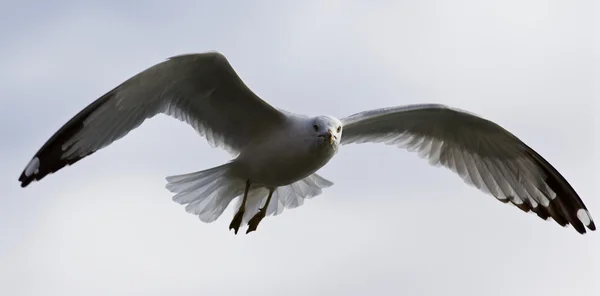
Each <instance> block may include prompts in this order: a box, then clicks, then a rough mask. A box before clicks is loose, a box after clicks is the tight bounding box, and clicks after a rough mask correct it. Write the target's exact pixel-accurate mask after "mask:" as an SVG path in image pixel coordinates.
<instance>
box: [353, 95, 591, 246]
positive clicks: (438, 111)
mask: <svg viewBox="0 0 600 296" xmlns="http://www.w3.org/2000/svg"><path fill="white" fill-rule="evenodd" d="M342 122H343V123H344V131H343V135H342V140H341V142H342V144H350V143H364V142H383V143H385V144H390V145H396V146H398V147H402V148H405V149H407V150H409V151H414V152H418V153H419V155H420V156H421V157H423V158H426V159H429V163H430V164H432V165H442V166H444V167H446V168H449V169H451V170H452V171H454V172H455V173H457V174H458V175H460V176H461V177H462V179H463V180H464V181H465V182H466V183H468V184H471V185H474V186H475V187H476V188H478V189H480V190H481V191H484V192H486V193H489V194H491V195H493V196H494V197H496V198H497V199H498V200H500V201H502V202H504V203H507V202H511V203H512V204H514V205H515V206H517V207H518V208H520V209H521V210H523V211H525V212H529V211H533V212H535V213H536V214H537V215H538V216H539V217H540V218H542V219H544V220H546V219H548V217H552V218H553V219H554V220H555V221H556V222H557V223H558V224H560V225H562V226H566V225H567V224H571V225H572V226H573V227H574V228H575V229H576V230H577V231H578V232H579V233H581V234H583V233H585V232H586V229H585V227H584V225H585V226H587V228H589V229H590V230H595V229H596V226H595V225H594V222H593V220H592V217H591V216H590V214H589V212H588V210H587V208H586V206H585V205H584V204H583V202H582V200H581V198H580V197H579V195H577V193H576V192H575V190H574V189H573V188H572V187H571V185H569V183H568V182H567V181H566V180H565V178H564V177H563V176H562V175H561V174H560V173H559V172H558V171H557V170H556V169H555V168H554V167H553V166H552V165H550V163H548V161H546V160H545V159H544V158H543V157H542V156H540V155H539V154H538V153H537V152H535V151H534V150H533V149H531V148H530V147H529V146H527V145H526V144H525V143H523V142H522V141H521V140H519V139H518V138H517V137H516V136H514V135H513V134H511V133H510V132H508V131H507V130H505V129H504V128H502V127H501V126H499V125H497V124H495V123H493V122H491V121H489V120H486V119H483V118H481V117H479V116H476V115H473V114H470V113H467V112H465V111H462V110H458V109H453V108H450V107H447V106H443V105H433V104H430V105H409V106H403V107H392V108H384V109H378V110H371V111H366V112H362V113H358V114H355V115H351V116H349V117H346V118H344V119H342Z"/></svg>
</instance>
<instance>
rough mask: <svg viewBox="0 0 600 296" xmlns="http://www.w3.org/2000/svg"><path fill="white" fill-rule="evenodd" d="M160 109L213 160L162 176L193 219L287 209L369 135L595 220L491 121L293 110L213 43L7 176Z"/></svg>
mask: <svg viewBox="0 0 600 296" xmlns="http://www.w3.org/2000/svg"><path fill="white" fill-rule="evenodd" d="M159 113H163V114H166V115H169V116H171V117H174V118H176V119H179V120H181V121H184V122H186V123H188V124H189V125H191V126H192V127H193V128H194V129H195V130H196V131H197V132H198V133H199V134H200V135H202V136H204V137H205V138H206V139H207V140H208V142H209V143H210V144H211V145H212V146H213V147H221V148H223V149H225V150H226V151H228V152H230V153H231V155H232V156H233V159H232V160H231V161H229V162H227V163H225V164H223V165H220V166H217V167H214V168H210V169H206V170H202V171H198V172H193V173H187V174H181V175H176V176H169V177H167V185H166V187H167V189H168V190H170V191H171V192H173V193H175V195H174V196H173V200H174V201H176V202H178V203H180V204H182V205H185V209H186V211H187V212H189V213H192V214H195V215H198V216H199V218H200V220H202V221H203V222H207V223H209V222H213V221H215V220H216V219H218V218H219V217H220V216H221V214H222V213H223V212H224V210H225V209H226V208H227V207H228V206H229V204H230V203H231V202H232V201H233V200H235V199H236V198H238V203H237V211H236V213H235V215H234V218H233V219H232V221H231V223H230V225H229V228H230V230H231V229H233V230H234V231H235V233H236V234H237V232H238V230H239V227H240V226H241V224H244V223H246V224H248V230H247V232H246V233H248V232H251V231H254V230H256V229H257V227H258V224H259V223H260V221H261V220H262V219H263V218H264V217H266V216H268V215H277V214H280V213H281V212H282V211H283V210H284V209H285V208H295V207H298V206H300V205H302V204H303V203H304V200H305V199H307V198H310V197H314V196H317V195H319V194H321V193H322V190H323V189H324V188H327V187H330V186H331V185H333V183H332V182H330V181H329V180H327V179H325V178H323V177H321V176H320V175H319V174H317V171H318V170H319V169H320V168H322V167H323V166H324V165H326V164H327V163H328V162H329V161H330V160H331V159H332V157H333V156H335V154H336V153H337V151H338V150H339V148H340V147H341V146H343V145H346V144H351V143H365V142H372V143H375V142H379V143H385V144H388V145H395V146H398V147H401V148H405V149H407V150H409V151H413V152H417V153H418V154H419V155H420V156H421V157H422V158H425V159H428V160H429V163H430V164H432V165H442V166H444V167H446V168H449V169H451V170H453V171H454V172H455V173H457V174H458V175H459V176H460V177H461V178H462V179H463V180H464V181H465V182H466V183H467V184H470V185H473V186H475V187H476V188H477V189H479V190H481V191H483V192H485V193H488V194H490V195H492V196H494V197H496V198H497V199H498V200H500V201H501V202H503V203H511V204H513V205H515V206H516V207H518V208H519V209H521V210H523V211H524V212H530V211H531V212H534V213H536V214H537V215H538V216H539V217H540V218H542V219H544V220H546V219H548V218H552V219H553V220H554V221H556V222H557V223H558V224H559V225H562V226H566V225H572V226H573V227H574V228H575V230H577V231H578V232H579V233H582V234H583V233H585V232H586V227H587V228H588V229H590V230H595V224H594V222H593V220H592V218H591V215H590V214H589V212H588V210H587V208H586V207H585V205H584V204H583V202H582V200H581V199H580V197H579V195H578V194H577V193H576V192H575V190H574V189H573V188H572V187H571V185H570V184H569V183H568V182H567V181H566V180H565V179H564V177H563V176H562V175H561V174H560V173H559V172H558V171H557V170H556V169H555V168H554V167H553V166H552V165H550V164H549V163H548V162H547V161H546V160H545V159H544V158H543V157H542V156H540V155H539V154H538V153H536V152H535V151H534V150H533V149H531V148H530V147H529V146H527V145H526V144H525V143H523V142H522V141H521V140H520V139H518V138H517V137H516V136H514V135H513V134H511V133H510V132H508V131H507V130H505V129H504V128H502V127H501V126H499V125H497V124H495V123H493V122H491V121H489V120H486V119H484V118H481V117H479V116H477V115H475V114H471V113H469V112H466V111H463V110H459V109H456V108H451V107H448V106H444V105H438V104H424V105H408V106H399V107H390V108H382V109H376V110H370V111H365V112H361V113H357V114H354V115H351V116H348V117H345V118H342V119H341V120H340V119H337V118H335V117H333V116H329V115H321V116H316V117H309V116H303V115H298V114H293V113H290V112H288V111H285V110H280V109H276V108H274V107H272V106H271V105H269V104H267V103H266V102H265V101H263V100H262V99H261V98H259V97H258V96H257V95H256V94H254V93H253V92H252V91H251V90H250V89H249V88H248V87H247V86H246V85H245V84H244V83H243V81H242V80H241V79H240V77H239V76H238V75H237V74H236V72H235V71H234V69H233V68H232V67H231V65H230V64H229V62H228V61H227V59H226V58H225V56H223V55H222V54H220V53H218V52H206V53H199V54H187V55H180V56H175V57H172V58H169V59H167V60H166V61H164V62H162V63H159V64H156V65H154V66H152V67H150V68H148V69H146V70H144V71H142V72H140V73H139V74H137V75H135V76H133V77H131V78H130V79H128V80H126V81H125V82H123V83H122V84H120V85H119V86H117V87H116V88H114V89H113V90H111V91H109V92H108V93H106V94H105V95H103V96H102V97H100V98H99V99H97V100H96V101H94V102H93V103H91V104H90V105H89V106H87V107H86V108H84V109H83V110H82V111H81V112H79V113H78V114H77V115H75V116H74V117H73V118H72V119H71V120H69V121H68V122H67V123H66V124H65V125H64V126H63V127H61V128H60V129H59V130H58V131H57V132H56V133H55V134H54V135H53V136H52V137H51V138H50V139H49V140H48V141H47V142H46V143H45V144H44V145H43V146H42V148H41V149H40V150H39V151H38V152H37V153H36V154H35V156H34V157H33V158H32V159H31V161H30V162H29V164H28V165H27V166H26V167H25V169H24V170H23V172H22V174H21V176H20V177H19V181H20V182H21V186H22V187H26V186H27V185H29V184H30V183H31V182H33V181H39V180H41V179H42V178H44V177H45V176H47V175H48V174H51V173H54V172H56V171H58V170H60V169H62V168H63V167H65V166H68V165H72V164H74V163H76V162H78V161H79V160H81V159H83V158H85V157H87V156H89V155H91V154H93V153H94V152H96V151H98V150H100V149H102V148H104V147H106V146H108V145H109V144H111V143H112V142H114V141H116V140H118V139H120V138H122V137H123V136H125V135H126V134H127V133H129V132H130V131H131V130H133V129H135V128H137V127H138V126H139V125H140V124H142V123H143V122H144V121H145V120H146V119H148V118H151V117H153V116H155V115H156V114H159Z"/></svg>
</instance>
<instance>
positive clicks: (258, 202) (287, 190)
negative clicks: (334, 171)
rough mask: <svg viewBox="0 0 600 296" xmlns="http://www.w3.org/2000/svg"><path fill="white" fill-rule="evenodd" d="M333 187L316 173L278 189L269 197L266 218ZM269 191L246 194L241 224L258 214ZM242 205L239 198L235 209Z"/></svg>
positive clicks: (253, 190)
mask: <svg viewBox="0 0 600 296" xmlns="http://www.w3.org/2000/svg"><path fill="white" fill-rule="evenodd" d="M331 185H333V183H332V182H330V181H329V180H327V179H325V178H323V177H321V176H319V175H318V174H317V173H313V174H312V175H310V176H308V177H306V178H304V179H302V180H300V181H296V182H295V183H292V184H290V185H286V186H281V187H278V188H277V189H276V190H275V192H274V193H273V197H271V202H270V203H269V207H268V208H267V213H266V214H267V216H270V215H274V216H276V215H279V214H281V212H283V210H284V209H293V208H296V207H299V206H301V205H303V204H304V199H306V198H311V197H315V196H317V195H319V194H321V193H322V192H323V189H325V188H327V187H330V186H331ZM268 195H269V190H268V189H267V188H264V187H262V188H256V189H252V190H250V192H248V199H247V200H246V212H245V213H244V217H243V219H242V223H243V224H247V223H248V221H250V219H252V216H254V214H256V213H257V212H258V210H259V209H260V208H261V207H262V206H263V205H264V204H265V202H266V201H267V196H268ZM241 203H242V199H241V198H239V199H238V201H237V203H236V209H237V208H239V206H240V205H241Z"/></svg>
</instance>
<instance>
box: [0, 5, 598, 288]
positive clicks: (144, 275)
mask: <svg viewBox="0 0 600 296" xmlns="http://www.w3.org/2000/svg"><path fill="white" fill-rule="evenodd" d="M11 5H12V6H11V9H10V10H11V11H15V12H20V14H21V15H23V14H24V13H25V12H27V14H28V15H27V17H26V18H25V17H23V18H20V17H15V16H11V17H9V18H5V19H4V20H3V23H2V25H3V26H1V27H3V28H6V26H4V25H7V24H8V25H11V26H12V29H11V30H6V29H0V37H1V38H2V40H10V42H7V44H8V45H3V47H2V49H3V53H4V54H3V55H2V56H1V57H0V65H2V67H1V68H0V79H2V81H3V83H2V84H1V85H0V87H1V89H2V92H3V97H2V98H1V99H0V100H1V102H2V108H1V109H0V135H2V137H3V138H4V139H9V140H6V141H5V142H3V143H2V144H0V152H2V154H1V156H0V157H1V160H2V163H3V169H2V170H1V174H0V177H1V178H0V180H1V181H0V188H1V189H0V190H2V191H1V195H0V196H2V197H3V201H2V207H0V225H2V226H0V237H2V240H0V262H3V264H2V265H0V266H1V267H0V294H3V295H4V294H6V295H38V294H42V293H44V294H45V295H81V294H84V293H85V294H86V295H106V294H112V295H129V294H142V293H144V294H147V295H164V294H166V293H170V294H178V295H198V294H208V295H215V294H216V295H233V294H238V293H245V294H251V295H254V294H260V295H279V294H282V293H286V294H290V295H331V294H334V295H364V294H381V295H396V294H407V295H454V294H460V295H507V294H511V295H540V294H544V295H576V294H587V295H593V294H594V293H598V292H600V286H599V284H598V281H597V279H596V277H597V276H596V275H597V274H598V271H599V268H600V256H599V255H598V254H597V250H596V249H597V246H598V244H599V243H600V241H599V239H598V236H597V233H589V234H587V235H584V236H580V235H578V234H577V233H576V232H575V231H574V230H573V229H561V227H559V226H557V225H556V224H554V223H551V222H546V221H542V220H540V219H538V218H537V217H536V216H534V215H528V214H523V213H522V212H520V211H519V210H518V209H515V208H513V207H511V206H507V205H504V204H501V203H499V202H498V201H496V200H494V198H493V197H491V196H487V195H485V194H483V193H480V192H478V191H477V190H475V189H473V188H471V187H469V186H467V185H464V184H463V183H462V181H461V180H460V178H459V177H457V176H455V175H454V174H453V173H452V172H449V171H446V170H444V169H439V168H432V167H429V166H428V165H427V162H426V161H424V160H421V159H419V158H418V157H417V156H416V155H413V154H411V153H408V152H405V151H403V150H398V149H396V148H394V147H386V146H382V145H368V144H365V145H356V146H348V147H343V149H342V150H341V152H340V154H339V155H337V156H336V158H334V159H333V161H332V162H331V163H330V164H329V165H328V166H326V167H325V168H323V169H322V170H321V174H322V175H323V176H325V177H327V178H328V179H330V180H332V181H333V182H334V183H335V185H334V186H333V187H331V188H329V189H327V190H325V191H324V193H323V194H322V195H320V196H318V197H315V198H314V199H311V200H308V201H307V202H306V203H305V205H303V206H302V207H300V208H298V209H294V210H286V211H284V212H283V213H282V214H281V215H280V216H277V217H270V218H267V219H266V220H265V221H264V223H263V224H262V225H261V228H260V229H259V231H257V232H256V233H254V235H248V236H243V235H242V236H239V235H238V236H234V235H232V233H229V232H228V231H227V225H228V223H229V219H230V217H231V209H228V211H227V213H226V214H224V215H223V217H222V218H221V219H219V220H218V221H217V222H215V223H212V224H204V223H202V222H200V221H199V220H198V219H197V218H196V217H194V216H192V215H190V214H187V213H186V212H185V211H184V209H183V207H181V206H180V205H178V204H176V203H174V202H172V201H171V200H170V199H171V195H170V193H169V192H168V191H167V190H166V189H164V184H165V181H164V177H165V176H167V175H172V174H179V173H185V172H190V171H195V170H201V169H204V168H208V167H211V166H215V165H218V164H220V163H222V162H224V161H227V160H228V155H227V154H226V153H225V152H223V151H220V150H218V149H211V148H210V147H209V146H208V145H207V144H206V141H205V140H204V139H202V138H199V137H197V136H195V132H194V131H193V130H192V129H191V128H189V127H188V126H186V125H185V124H182V123H180V122H177V121H174V120H172V119H170V118H167V117H164V116H159V117H156V118H154V119H152V120H151V121H148V122H146V123H144V125H142V127H140V128H139V129H138V130H135V131H133V132H132V133H130V134H129V135H128V136H127V137H126V138H124V139H122V140H119V141H118V142H116V143H114V144H113V145H111V146H110V147H108V148H106V149H104V150H102V151H100V152H98V153H96V154H94V155H93V156H92V157H90V158H86V159H84V160H82V161H81V162H80V163H78V164H77V165H75V166H72V167H68V168H66V169H64V170H62V171H60V172H59V173H57V174H54V175H51V176H49V177H47V178H46V179H44V180H43V181H42V182H40V183H35V184H33V186H31V187H28V188H27V189H21V188H19V186H18V182H17V177H18V174H19V173H20V172H21V170H22V169H23V167H24V166H25V164H26V163H27V161H28V160H29V158H30V157H31V156H32V155H33V154H34V153H35V151H36V150H37V149H38V148H39V147H40V146H41V145H42V144H43V142H44V141H45V140H46V139H48V138H49V137H50V136H51V135H52V133H53V132H54V131H56V130H57V129H58V128H59V127H60V126H61V125H62V124H63V123H65V122H66V121H67V120H68V119H69V118H70V117H71V116H73V115H74V114H75V113H76V112H77V111H79V110H80V109H81V108H83V107H84V106H85V105H87V104H88V103H90V102H91V101H92V100H94V99H95V98H96V97H98V96H100V95H101V94H103V93H104V92H105V91H107V90H109V89H111V88H112V87H114V86H115V85H116V84H118V83H120V82H121V81H122V80H124V79H126V78H127V77H129V76H131V75H133V74H135V73H137V72H139V71H141V70H143V69H144V68H146V67H148V66H150V65H151V64H153V63H156V62H159V61H161V60H162V59H164V58H166V57H168V56H171V55H174V54H179V53H184V52H197V51H205V50H211V49H217V50H220V51H222V52H224V53H225V54H227V56H228V58H229V59H230V61H231V63H232V64H233V65H234V67H235V69H236V70H237V71H238V73H239V74H240V75H241V76H242V78H243V79H244V81H245V82H246V83H247V84H248V85H249V86H250V87H251V88H252V89H253V90H255V91H256V92H257V93H258V94H259V95H261V96H262V97H263V98H265V99H266V100H267V101H268V102H270V103H271V104H273V105H276V106H278V107H281V108H284V109H288V110H290V111H294V112H299V113H308V114H313V115H316V114H319V113H328V114H333V115H335V116H339V117H342V116H345V115H349V114H351V113H354V112H358V111H362V110H365V109H370V108H378V107H383V106H391V105H400V104H409V103H421V102H438V103H443V104H449V105H453V106H457V107H460V108H463V109H467V110H469V111H473V112H475V113H478V114H480V115H482V116H484V117H487V118H490V119H493V120H495V121H497V122H498V123H500V124H502V125H503V126H505V127H506V128H508V129H509V130H511V131H512V132H514V133H515V134H517V135H518V136H519V137H521V138H522V139H523V140H524V141H525V142H526V143H528V144H529V145H530V146H532V147H533V148H535V149H536V150H538V151H539V152H540V153H541V154H542V155H543V156H544V157H546V158H547V159H548V160H549V161H550V162H551V163H552V164H553V165H555V166H556V167H557V168H558V169H559V171H561V172H562V173H563V174H564V176H565V177H566V178H567V180H569V181H570V182H571V184H572V185H573V186H574V188H575V189H576V190H577V191H578V193H579V194H580V195H581V196H582V198H583V199H584V201H585V203H586V204H587V206H588V208H589V209H590V211H591V213H592V215H593V216H594V217H595V218H596V220H598V219H600V218H599V217H600V204H599V203H598V197H597V190H596V187H595V182H596V180H597V176H598V175H597V165H598V164H599V163H598V160H597V152H596V151H597V147H598V145H597V144H596V141H597V140H596V139H597V136H595V135H597V134H598V126H599V125H598V122H597V119H594V118H595V117H596V116H594V115H595V113H596V112H597V111H598V105H597V103H595V101H597V98H596V97H597V96H596V95H597V92H595V90H596V89H597V87H598V84H597V81H595V80H594V79H593V77H594V76H593V73H595V71H597V65H598V63H597V62H598V61H597V59H598V55H597V54H596V52H598V50H599V49H600V48H598V44H597V43H594V42H593V37H592V36H594V34H596V35H597V33H598V32H597V31H598V30H597V28H595V27H594V24H593V19H594V17H595V15H594V12H593V7H591V6H593V5H594V4H585V3H583V2H572V3H571V2H563V1H550V2H548V1H533V0H532V1H525V2H523V1H494V2H489V3H488V2H486V3H485V4H483V3H480V2H479V1H458V2H457V1H455V2H453V3H452V4H450V3H449V2H444V1H427V2H418V3H417V2H413V1H410V2H409V1H406V2H393V3H392V2H391V1H390V2H388V3H386V2H378V3H365V2H359V1H354V2H349V1H328V2H323V1H304V2H297V3H295V4H293V5H292V4H287V3H286V4H284V3H280V4H276V5H275V4H273V3H272V2H271V3H267V2H266V1H265V2H252V4H250V3H245V4H240V5H237V6H229V5H228V4H225V3H223V4H219V5H216V4H211V5H207V4H206V3H205V2H202V1H177V2H172V3H171V4H169V5H166V4H165V3H161V2H158V1H154V2H148V4H147V5H144V6H139V5H135V4H134V3H133V2H115V1H111V2H88V4H76V3H75V2H56V4H55V5H53V6H48V5H46V4H44V3H43V2H39V1H30V3H25V2H23V3H21V4H18V3H16V2H15V3H13V4H11ZM45 5H46V6H45ZM274 5H275V6H274ZM36 7H37V8H36ZM2 11H7V10H2ZM4 14H6V13H4ZM7 15H8V14H7ZM24 19H25V20H27V21H24Z"/></svg>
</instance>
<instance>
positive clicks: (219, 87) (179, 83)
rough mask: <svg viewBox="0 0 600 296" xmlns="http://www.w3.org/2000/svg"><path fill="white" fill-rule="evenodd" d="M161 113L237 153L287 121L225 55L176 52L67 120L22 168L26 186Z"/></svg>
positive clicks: (22, 183)
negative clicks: (256, 91) (232, 65)
mask: <svg viewBox="0 0 600 296" xmlns="http://www.w3.org/2000/svg"><path fill="white" fill-rule="evenodd" d="M159 113H163V114H166V115H169V116H171V117H174V118H177V119H179V120H181V121H184V122H186V123H188V124H189V125H191V126H192V127H193V128H194V129H195V130H196V131H198V132H199V133H200V134H201V135H202V136H204V137H205V138H206V139H207V140H208V142H209V143H210V144H211V145H212V146H213V147H221V148H223V149H225V150H227V151H228V152H230V153H232V154H237V153H239V152H240V150H241V149H243V147H244V146H245V145H247V144H248V143H249V142H251V141H253V140H255V139H257V138H260V137H261V136H263V135H265V134H266V133H269V132H270V131H271V130H274V129H276V128H277V127H278V126H279V125H280V124H283V122H284V121H285V119H286V116H285V115H284V114H283V113H281V112H280V111H279V110H277V109H275V108H274V107H272V106H271V105H269V104H267V103H266V102H264V101H263V100H261V99H260V98H259V97H258V96H257V95H256V94H254V93H253V92H252V91H251V90H250V89H249V88H248V87H247V86H246V85H245V84H244V82H243V81H242V80H241V78H240V77H239V76H238V75H237V74H236V72H235V71H234V69H233V68H232V67H231V65H230V64H229V62H228V61H227V59H226V58H225V57H224V56H223V55H222V54H220V53H217V52H207V53H200V54H188V55H180V56H175V57H172V58H169V59H167V60H166V61H164V62H162V63H159V64H156V65H154V66H152V67H150V68H148V69H146V70H144V71H143V72H141V73H139V74H137V75H135V76H133V77H131V78H130V79H128V80H126V81H125V82H123V83H122V84H121V85H119V86H117V87H116V88H114V89H113V90H111V91H109V92H108V93H106V94H105V95H103V96H102V97H100V98H99V99H97V100H96V101H94V102H93V103H91V104H90V105H89V106H87V107H86V108H84V109H83V110H82V111H81V112H79V113H78V114H77V115H75V116H74V117H73V118H72V119H71V120H69V121H68V122H67V123H66V124H65V125H64V126H63V127H61V128H60V129H59V130H58V131H57V132H56V133H55V134H54V135H53V136H52V137H51V138H50V139H49V140H48V141H47V142H46V143H45V144H44V145H43V146H42V148H41V149H40V150H39V151H38V152H37V153H36V154H35V156H34V157H33V159H32V160H31V162H30V163H29V164H28V165H27V167H26V168H25V169H24V170H23V173H22V174H21V176H20V177H19V181H20V182H21V186H22V187H25V186H27V185H28V184H29V183H31V182H32V181H35V180H40V179H42V178H43V177H45V176H46V175H48V174H50V173H54V172H56V171H58V170H60V169H61V168H63V167H65V166H67V165H71V164H74V163H75V162H77V161H79V160H80V159H82V158H84V157H86V156H88V155H90V154H92V153H94V152H96V151H98V150H99V149H102V148H103V147H106V146H108V145H109V144H111V143H112V142H114V141H115V140H117V139H120V138H122V137H124V136H125V135H126V134H127V133H129V132H130V131H131V130H133V129H135V128H137V127H138V126H139V125H141V124H142V122H144V120H146V119H148V118H151V117H153V116H155V115H156V114H159Z"/></svg>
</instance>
